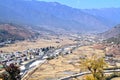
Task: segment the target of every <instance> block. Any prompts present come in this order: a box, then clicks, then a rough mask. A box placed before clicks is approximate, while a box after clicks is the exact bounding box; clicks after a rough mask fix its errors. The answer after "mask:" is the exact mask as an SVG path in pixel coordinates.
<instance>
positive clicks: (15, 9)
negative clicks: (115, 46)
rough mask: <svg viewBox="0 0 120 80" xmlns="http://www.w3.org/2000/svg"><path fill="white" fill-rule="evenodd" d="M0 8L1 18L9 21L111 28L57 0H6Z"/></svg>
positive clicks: (77, 28) (75, 28)
mask: <svg viewBox="0 0 120 80" xmlns="http://www.w3.org/2000/svg"><path fill="white" fill-rule="evenodd" d="M6 2H8V4H7V5H6ZM15 3H16V4H15ZM0 8H1V9H0V11H1V12H2V14H0V16H2V17H0V20H3V21H8V22H14V23H19V24H29V25H35V26H36V25H39V26H40V27H45V28H49V29H51V28H52V29H54V28H60V29H65V30H67V31H74V32H76V31H77V32H86V31H105V30H107V29H108V28H109V26H108V25H106V24H104V22H102V21H100V20H99V19H97V17H96V16H94V15H92V14H88V13H86V12H84V11H82V10H81V9H75V8H72V7H69V6H66V5H62V4H60V3H56V2H44V1H36V0H34V1H33V0H32V1H24V0H22V1H20V0H14V1H10V0H5V1H2V2H1V3H0ZM11 12H12V13H11ZM8 13H9V14H8ZM53 31H54V30H53Z"/></svg>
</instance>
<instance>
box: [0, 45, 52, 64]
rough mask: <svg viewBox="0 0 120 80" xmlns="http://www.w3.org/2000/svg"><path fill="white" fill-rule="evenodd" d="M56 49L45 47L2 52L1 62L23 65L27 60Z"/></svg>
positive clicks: (0, 55)
mask: <svg viewBox="0 0 120 80" xmlns="http://www.w3.org/2000/svg"><path fill="white" fill-rule="evenodd" d="M51 49H54V47H51V46H50V47H45V48H36V49H27V50H25V51H23V52H14V53H1V54H0V64H7V65H9V64H11V63H14V64H17V65H21V64H22V63H23V62H25V61H29V60H31V59H35V58H38V57H40V56H42V55H43V54H44V53H46V52H47V51H49V50H51Z"/></svg>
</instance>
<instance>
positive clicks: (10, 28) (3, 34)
mask: <svg viewBox="0 0 120 80" xmlns="http://www.w3.org/2000/svg"><path fill="white" fill-rule="evenodd" d="M35 36H36V34H35V33H34V32H32V31H30V30H28V29H26V28H24V27H23V26H19V25H14V24H0V42H4V41H7V40H24V39H28V38H33V37H35Z"/></svg>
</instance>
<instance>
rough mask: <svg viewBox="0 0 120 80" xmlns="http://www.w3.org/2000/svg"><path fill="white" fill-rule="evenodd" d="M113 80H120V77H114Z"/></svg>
mask: <svg viewBox="0 0 120 80" xmlns="http://www.w3.org/2000/svg"><path fill="white" fill-rule="evenodd" d="M111 80H120V77H116V78H113V79H111Z"/></svg>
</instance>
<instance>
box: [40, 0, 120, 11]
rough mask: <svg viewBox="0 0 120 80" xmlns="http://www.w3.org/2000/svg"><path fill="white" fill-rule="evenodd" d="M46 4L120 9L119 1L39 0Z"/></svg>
mask: <svg viewBox="0 0 120 80" xmlns="http://www.w3.org/2000/svg"><path fill="white" fill-rule="evenodd" d="M39 1H48V2H59V3H62V4H65V5H69V6H71V7H74V8H82V9H86V8H87V9H88V8H110V7H120V0H39Z"/></svg>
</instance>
